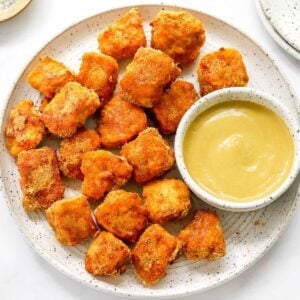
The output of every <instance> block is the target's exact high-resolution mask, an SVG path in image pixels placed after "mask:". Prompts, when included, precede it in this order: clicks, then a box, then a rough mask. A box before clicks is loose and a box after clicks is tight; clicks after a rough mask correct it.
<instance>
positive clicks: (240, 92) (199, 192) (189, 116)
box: [174, 87, 300, 212]
mask: <svg viewBox="0 0 300 300" xmlns="http://www.w3.org/2000/svg"><path fill="white" fill-rule="evenodd" d="M228 101H246V102H247V101H249V102H253V103H257V104H260V105H263V106H264V107H266V108H268V109H271V110H272V111H273V112H274V113H276V115H277V116H279V117H280V118H281V119H282V120H283V121H284V123H285V124H286V125H287V127H288V129H289V131H290V134H291V136H292V139H293V144H294V161H293V162H292V166H291V169H290V171H289V174H288V176H287V177H286V179H285V180H284V181H283V182H282V184H281V185H280V186H279V187H278V188H277V189H276V190H275V191H273V192H272V193H270V194H269V195H268V196H265V197H262V198H258V199H257V200H251V201H247V202H233V201H228V200H224V199H222V198H220V197H217V196H215V195H212V194H210V193H209V192H208V191H206V190H205V189H203V188H202V187H201V186H199V185H198V184H197V183H196V182H195V181H194V180H193V178H192V177H191V175H190V174H189V172H188V170H187V168H186V165H185V162H184V157H183V142H184V138H185V134H186V131H187V129H188V128H189V126H190V124H191V123H192V122H193V120H194V119H195V118H196V117H197V116H199V115H200V114H201V113H202V112H204V111H206V110H207V109H209V108H210V107H212V106H214V105H216V104H218V103H222V102H228ZM298 141H300V119H299V116H298V113H297V112H293V111H292V110H290V109H288V108H287V107H285V106H284V104H283V103H282V102H281V101H280V100H278V99H277V98H276V97H274V96H271V95H269V94H267V93H265V92H263V91H259V90H256V89H253V88H248V87H230V88H224V89H220V90H217V91H214V92H212V93H209V94H207V95H205V96H203V97H202V98H199V100H197V101H196V102H195V103H194V104H193V105H192V106H191V107H190V108H189V109H188V111H187V112H186V113H185V114H184V116H183V118H182V119H181V121H180V123H179V126H178V128H177V131H176V135H175V142H174V149H175V158H176V164H177V167H178V170H179V172H180V174H181V176H182V178H183V180H184V181H185V183H186V184H187V185H188V187H189V188H190V190H191V191H192V192H193V193H194V194H195V195H196V196H197V197H198V198H199V199H200V200H203V201H204V202H206V203H208V204H210V205H212V206H214V207H217V208H219V209H223V210H227V211H239V212H242V211H251V210H256V209H259V208H262V207H264V206H267V205H269V204H271V203H272V202H274V201H275V200H277V199H278V198H279V197H280V196H281V195H282V194H283V193H284V192H285V191H287V189H288V188H289V187H290V186H291V185H292V183H293V182H294V180H295V179H296V177H297V175H298V173H299V171H300V143H299V142H298Z"/></svg>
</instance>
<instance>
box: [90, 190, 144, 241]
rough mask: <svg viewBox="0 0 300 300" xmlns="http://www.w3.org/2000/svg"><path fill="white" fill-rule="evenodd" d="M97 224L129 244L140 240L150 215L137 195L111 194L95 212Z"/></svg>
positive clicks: (119, 192)
mask: <svg viewBox="0 0 300 300" xmlns="http://www.w3.org/2000/svg"><path fill="white" fill-rule="evenodd" d="M94 215H95V218H96V220H97V223H98V224H99V225H100V226H102V227H103V228H104V229H106V230H107V231H109V232H111V233H113V234H114V235H115V236H116V237H118V238H120V239H121V240H124V241H126V242H129V243H134V242H136V241H137V239H138V238H139V236H140V234H141V233H142V232H143V230H144V229H145V227H146V226H147V223H148V218H147V216H148V214H147V211H146V209H145V208H144V206H143V205H142V200H141V198H140V197H139V195H138V194H137V193H130V192H126V191H124V190H117V191H112V192H110V193H109V194H108V195H107V196H106V197H105V199H104V202H103V203H102V204H100V205H99V206H98V207H97V208H96V210H95V211H94Z"/></svg>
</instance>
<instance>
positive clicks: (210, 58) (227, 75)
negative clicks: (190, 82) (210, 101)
mask: <svg viewBox="0 0 300 300" xmlns="http://www.w3.org/2000/svg"><path fill="white" fill-rule="evenodd" d="M198 80H199V84H200V89H201V95H206V94H208V93H211V92H213V91H216V90H219V89H222V88H226V87H234V86H237V87H239V86H246V85H247V83H248V80H249V78H248V75H247V70H246V67H245V64H244V62H243V58H242V55H241V53H240V52H239V51H238V50H236V49H224V48H221V49H220V50H218V51H215V52H212V53H209V54H207V55H205V56H204V57H203V58H202V59H201V61H200V64H199V67H198Z"/></svg>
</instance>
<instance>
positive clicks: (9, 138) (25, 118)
mask: <svg viewBox="0 0 300 300" xmlns="http://www.w3.org/2000/svg"><path fill="white" fill-rule="evenodd" d="M44 134H45V127H44V124H43V122H42V121H41V120H40V117H39V115H38V112H37V110H36V108H35V107H34V106H33V102H32V100H30V99H24V100H22V101H20V102H19V103H18V104H17V105H16V106H15V107H14V108H13V109H12V110H11V111H10V114H9V120H8V124H7V126H6V128H5V138H6V146H7V148H8V151H9V152H10V154H11V155H12V156H14V157H16V156H17V155H18V154H19V152H21V151H22V150H29V149H33V148H35V147H36V146H37V145H38V144H39V143H40V142H41V141H42V139H43V136H44Z"/></svg>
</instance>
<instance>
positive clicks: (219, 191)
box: [183, 101, 294, 202]
mask: <svg viewBox="0 0 300 300" xmlns="http://www.w3.org/2000/svg"><path fill="white" fill-rule="evenodd" d="M183 156H184V161H185V164H186V167H187V170H188V172H189V173H190V175H191V177H192V178H193V179H194V181H195V182H196V183H197V184H198V185H199V186H200V187H202V188H203V189H205V190H206V191H207V192H209V193H210V194H212V195H214V196H216V197H218V198H221V199H223V200H227V201H233V202H248V201H253V200H257V199H259V198H262V197H266V196H268V195H269V194H270V193H272V192H273V191H275V190H276V189H277V188H278V187H279V186H280V185H281V184H282V183H283V181H284V180H285V179H286V178H287V176H288V174H289V171H290V169H291V167H292V163H293V160H294V143H293V139H292V136H291V133H290V131H289V129H288V127H287V125H286V124H285V122H284V121H283V120H282V119H281V118H280V117H279V116H278V115H277V114H275V113H274V112H273V111H271V110H270V109H268V108H266V107H264V106H262V105H259V104H256V103H252V102H249V101H231V102H230V101H228V102H223V103H220V104H217V105H215V106H213V107H211V108H209V109H208V110H206V111H204V112H203V113H201V114H200V115H199V116H198V117H197V118H196V119H195V120H194V121H193V122H192V123H191V125H190V127H189V128H188V130H187V132H186V136H185V138H184V142H183Z"/></svg>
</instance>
